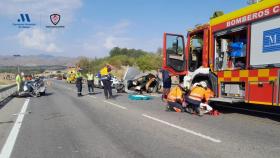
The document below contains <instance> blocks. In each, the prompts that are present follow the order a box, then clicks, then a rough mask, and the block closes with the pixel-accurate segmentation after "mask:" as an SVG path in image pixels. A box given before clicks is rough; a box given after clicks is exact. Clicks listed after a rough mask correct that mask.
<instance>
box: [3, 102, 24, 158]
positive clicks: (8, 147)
mask: <svg viewBox="0 0 280 158" xmlns="http://www.w3.org/2000/svg"><path fill="white" fill-rule="evenodd" d="M29 100H30V99H29V98H27V99H26V100H25V102H24V104H23V106H22V108H21V111H20V113H19V115H18V117H17V120H16V122H15V124H14V126H13V128H12V130H11V132H10V134H9V136H8V138H7V140H6V142H5V144H4V146H3V148H2V150H1V154H0V158H9V157H10V156H11V154H12V151H13V148H14V145H15V143H16V139H17V136H18V133H19V130H20V127H21V125H22V121H23V118H24V115H25V113H26V109H27V106H28V103H29Z"/></svg>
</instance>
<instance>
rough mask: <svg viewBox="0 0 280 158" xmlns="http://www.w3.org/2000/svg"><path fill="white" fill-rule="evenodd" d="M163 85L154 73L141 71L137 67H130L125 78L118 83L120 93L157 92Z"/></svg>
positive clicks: (117, 88)
mask: <svg viewBox="0 0 280 158" xmlns="http://www.w3.org/2000/svg"><path fill="white" fill-rule="evenodd" d="M160 87H161V81H160V79H159V78H158V77H157V76H156V75H154V74H152V73H141V72H140V71H139V70H138V69H137V68H134V67H129V68H128V69H127V71H126V73H125V76H124V78H123V80H122V81H121V82H120V83H119V84H117V85H116V90H117V92H118V93H120V92H127V93H134V92H137V93H140V94H142V93H143V92H146V93H155V92H158V91H159V89H160Z"/></svg>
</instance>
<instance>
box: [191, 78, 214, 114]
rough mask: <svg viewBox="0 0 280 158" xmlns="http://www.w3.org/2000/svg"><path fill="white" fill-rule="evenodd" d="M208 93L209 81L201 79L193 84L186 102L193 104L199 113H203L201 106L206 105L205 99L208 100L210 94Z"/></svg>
mask: <svg viewBox="0 0 280 158" xmlns="http://www.w3.org/2000/svg"><path fill="white" fill-rule="evenodd" d="M208 93H209V91H208V87H207V83H206V82H205V81H201V82H199V83H195V84H194V85H193V86H192V88H191V91H190V94H189V96H187V97H186V102H187V103H188V104H189V105H191V106H193V108H194V110H195V111H196V112H197V114H198V115H203V111H201V106H205V103H203V101H206V102H207V101H208V100H209V98H210V95H209V94H208ZM207 105H208V104H207Z"/></svg>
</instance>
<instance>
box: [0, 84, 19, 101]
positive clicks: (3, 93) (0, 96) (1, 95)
mask: <svg viewBox="0 0 280 158" xmlns="http://www.w3.org/2000/svg"><path fill="white" fill-rule="evenodd" d="M16 90H17V88H16V84H11V85H8V86H5V87H2V88H0V102H2V101H3V100H5V99H6V98H8V97H10V96H11V95H13V94H14V93H15V92H16Z"/></svg>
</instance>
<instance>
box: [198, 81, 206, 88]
mask: <svg viewBox="0 0 280 158" xmlns="http://www.w3.org/2000/svg"><path fill="white" fill-rule="evenodd" d="M199 84H200V85H201V86H202V87H203V88H207V83H206V82H205V81H200V82H199Z"/></svg>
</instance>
